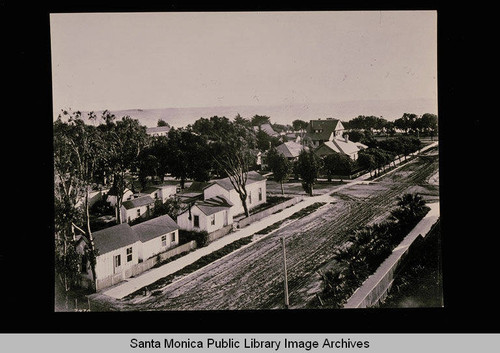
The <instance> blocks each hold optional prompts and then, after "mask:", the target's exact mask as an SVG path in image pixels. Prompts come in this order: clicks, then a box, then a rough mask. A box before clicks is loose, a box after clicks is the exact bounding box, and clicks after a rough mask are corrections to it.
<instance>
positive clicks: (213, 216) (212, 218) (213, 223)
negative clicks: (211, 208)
mask: <svg viewBox="0 0 500 353" xmlns="http://www.w3.org/2000/svg"><path fill="white" fill-rule="evenodd" d="M210 224H211V225H213V226H214V225H215V215H214V214H213V215H211V216H210Z"/></svg>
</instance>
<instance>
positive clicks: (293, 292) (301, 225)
mask: <svg viewBox="0 0 500 353" xmlns="http://www.w3.org/2000/svg"><path fill="white" fill-rule="evenodd" d="M437 169H438V157H437V156H423V157H418V158H415V159H414V160H413V161H411V162H409V163H407V164H406V165H404V166H403V167H401V168H399V169H398V170H397V171H395V172H394V173H391V174H389V175H387V176H385V177H381V178H379V179H378V180H377V182H374V183H368V184H358V185H353V186H350V187H347V188H344V189H342V190H340V191H338V192H334V193H333V194H332V198H331V201H330V202H329V203H327V204H326V205H325V206H323V207H321V208H320V209H318V210H317V211H316V212H314V213H312V214H311V215H308V216H306V217H304V218H302V219H300V220H298V221H296V222H294V223H292V224H290V225H289V226H285V227H283V228H281V229H279V230H278V231H276V232H274V233H272V234H270V235H269V236H267V237H265V238H262V239H260V240H259V241H257V242H255V243H252V244H251V246H248V247H246V248H244V249H241V250H240V251H237V252H235V253H233V254H230V255H229V256H226V257H225V258H224V259H222V260H221V261H217V262H215V263H212V264H210V265H208V266H206V267H205V268H203V269H202V270H200V271H198V272H197V273H196V274H195V275H192V276H186V277H185V278H183V279H180V280H178V281H176V282H174V283H172V284H171V285H169V286H167V287H165V288H163V290H161V291H157V292H155V295H153V296H149V297H139V298H135V299H132V300H128V301H127V300H119V301H117V302H114V303H112V304H111V305H112V306H115V307H117V308H118V309H119V310H226V309H273V308H282V307H283V304H282V303H283V273H282V266H283V263H282V248H281V243H280V241H279V240H280V238H281V237H282V236H284V237H285V239H286V251H287V267H288V285H289V293H290V295H289V300H290V307H291V308H303V307H306V305H307V304H308V303H309V302H310V301H312V300H315V295H316V293H317V292H318V291H319V289H320V284H321V282H320V276H319V274H318V273H317V271H318V270H322V269H324V268H325V267H327V266H330V265H331V263H332V260H333V250H334V248H335V247H337V246H340V245H342V244H343V243H344V242H345V240H346V239H347V237H348V236H349V235H351V234H352V232H353V230H355V229H357V228H359V227H361V226H364V225H366V224H368V223H370V222H374V221H376V220H377V221H378V220H380V219H383V218H384V217H386V216H387V215H388V214H389V212H390V210H391V208H393V207H394V206H395V204H396V198H397V197H399V196H401V195H403V194H404V193H406V192H411V190H415V189H416V188H417V189H420V190H423V191H425V192H426V193H427V194H426V196H425V197H427V199H428V200H432V199H433V198H438V197H439V195H438V194H437V188H436V187H435V186H432V185H429V184H428V180H429V179H430V177H431V176H433V175H434V174H435V173H436V171H437Z"/></svg>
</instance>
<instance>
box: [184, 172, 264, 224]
mask: <svg viewBox="0 0 500 353" xmlns="http://www.w3.org/2000/svg"><path fill="white" fill-rule="evenodd" d="M262 180H266V178H265V177H263V176H262V175H260V174H259V173H257V172H255V171H249V172H248V174H247V182H246V184H247V185H251V184H253V183H256V182H259V181H262ZM215 184H217V185H219V186H220V187H222V188H223V189H224V190H226V191H231V190H233V189H234V187H233V185H232V184H231V181H230V180H229V177H226V178H223V179H215V180H212V181H209V182H197V181H194V182H193V183H192V184H191V185H190V186H189V187H188V188H187V189H186V190H184V191H183V192H181V193H179V194H177V196H178V197H179V198H180V199H181V200H182V201H183V202H184V203H185V205H186V207H185V208H184V209H183V210H182V211H181V213H180V214H182V213H184V212H186V211H187V210H188V209H189V207H190V206H192V205H196V206H197V207H198V208H199V209H200V210H201V211H202V212H203V213H204V214H205V215H207V216H209V215H211V214H214V213H217V212H219V211H221V210H224V209H228V208H230V207H232V206H233V203H232V202H231V201H229V200H227V199H226V198H225V197H224V196H222V195H218V196H214V197H212V198H209V199H204V198H203V197H204V190H205V189H207V188H209V187H211V186H212V185H215Z"/></svg>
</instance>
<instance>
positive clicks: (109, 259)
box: [95, 241, 141, 279]
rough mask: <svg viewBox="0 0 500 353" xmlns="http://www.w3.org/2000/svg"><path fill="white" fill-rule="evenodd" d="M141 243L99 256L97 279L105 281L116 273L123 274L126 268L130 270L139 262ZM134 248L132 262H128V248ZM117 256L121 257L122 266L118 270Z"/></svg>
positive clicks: (96, 267) (96, 268)
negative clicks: (115, 260)
mask: <svg viewBox="0 0 500 353" xmlns="http://www.w3.org/2000/svg"><path fill="white" fill-rule="evenodd" d="M140 246H141V242H140V241H137V242H135V243H134V244H132V245H128V246H126V247H123V248H120V249H116V250H113V251H111V252H108V253H105V254H101V255H99V256H97V259H96V266H95V270H96V277H97V279H103V278H105V277H107V276H110V275H113V274H115V273H120V272H123V271H124V270H125V269H126V268H129V267H131V266H133V265H135V264H137V263H138V262H139V248H140ZM129 247H132V261H130V262H127V250H126V249H127V248H129ZM116 255H120V257H121V265H120V267H118V268H116V269H115V268H114V258H115V256H116Z"/></svg>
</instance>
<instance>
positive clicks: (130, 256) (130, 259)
mask: <svg viewBox="0 0 500 353" xmlns="http://www.w3.org/2000/svg"><path fill="white" fill-rule="evenodd" d="M130 261H132V247H130V248H127V262H130Z"/></svg>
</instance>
